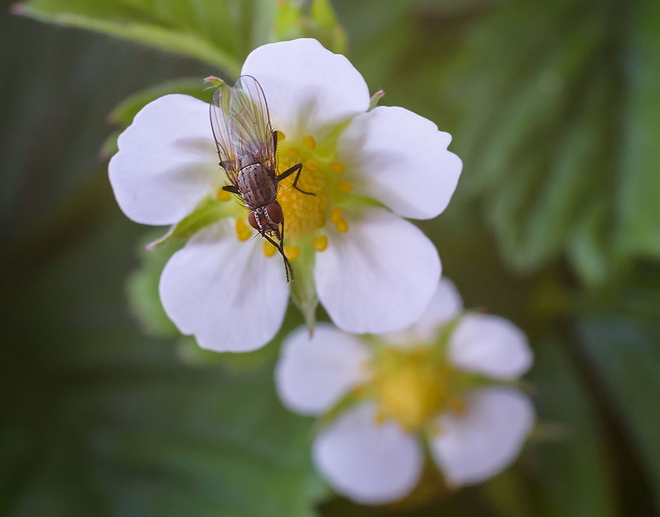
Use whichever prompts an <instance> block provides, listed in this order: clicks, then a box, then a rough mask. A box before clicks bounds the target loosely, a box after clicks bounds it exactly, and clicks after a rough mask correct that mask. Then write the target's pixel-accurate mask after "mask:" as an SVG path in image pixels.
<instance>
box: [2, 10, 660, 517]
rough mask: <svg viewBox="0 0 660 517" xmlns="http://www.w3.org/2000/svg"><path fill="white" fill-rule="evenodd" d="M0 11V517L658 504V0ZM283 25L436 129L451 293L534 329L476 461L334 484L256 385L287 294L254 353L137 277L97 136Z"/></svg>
mask: <svg viewBox="0 0 660 517" xmlns="http://www.w3.org/2000/svg"><path fill="white" fill-rule="evenodd" d="M0 7H1V8H0V242H1V243H2V244H1V245H0V266H1V269H0V271H1V274H2V282H1V283H0V288H1V291H0V304H1V306H0V318H1V321H0V338H1V342H2V349H1V352H0V353H1V355H0V386H1V391H0V416H1V423H0V515H7V516H12V517H13V516H16V517H18V516H67V517H72V516H78V515H81V516H91V515H94V516H106V515H108V516H114V515H117V516H122V517H123V516H147V515H148V516H183V515H185V516H187V517H197V516H223V517H224V516H227V517H234V516H236V517H238V516H241V517H242V516H245V517H260V516H286V517H299V516H300V517H302V516H312V515H322V516H344V515H346V516H353V515H355V516H377V515H378V516H379V515H416V516H417V515H419V516H425V515H428V516H431V515H461V516H479V517H482V516H498V517H523V516H541V517H560V516H561V517H591V516H593V517H614V516H626V517H627V516H643V517H645V516H652V515H658V510H659V508H660V267H659V259H660V152H658V149H659V147H660V146H659V144H660V3H658V2H657V0H438V1H431V0H420V1H417V0H414V1H403V0H365V1H359V0H333V2H332V7H334V10H335V12H336V16H337V19H336V20H335V19H334V15H333V13H332V7H331V6H330V5H329V4H328V3H327V2H326V1H324V0H318V1H315V2H313V3H312V7H310V6H306V7H305V8H302V9H301V8H299V6H298V5H297V4H295V3H289V2H286V1H281V2H277V1H276V0H242V1H239V0H161V1H158V2H154V1H148V0H97V1H95V2H88V1H86V0H30V1H28V2H27V4H25V5H23V6H21V7H16V6H13V7H12V6H11V4H10V3H8V2H0ZM12 11H13V12H14V13H20V14H22V15H16V14H12ZM35 18H37V19H39V20H41V21H47V22H48V21H49V22H56V23H58V24H60V25H64V26H65V27H57V26H54V25H49V24H45V23H40V22H39V21H35ZM337 23H339V24H340V25H337ZM67 25H68V26H73V27H79V28H87V29H92V31H97V32H89V31H83V30H78V29H72V28H67V27H66V26H67ZM340 26H341V27H343V31H342V29H341V28H340ZM100 33H104V34H100ZM109 35H111V36H109ZM302 35H313V36H315V37H317V38H319V39H320V40H321V41H322V42H323V43H324V44H326V46H329V47H330V48H333V49H335V50H341V51H345V52H346V53H347V55H348V56H349V58H350V59H351V60H352V61H353V63H354V64H355V65H356V67H357V68H358V69H359V70H360V71H361V72H362V73H363V75H364V76H365V78H366V80H367V82H368V83H369V85H370V88H371V90H372V92H373V91H376V90H377V89H379V88H383V89H384V90H385V92H386V96H385V97H384V98H383V101H382V104H391V105H400V106H404V107H406V108H409V109H411V110H413V111H416V112H418V113H420V114H422V115H423V116H426V117H428V118H430V119H432V120H433V121H435V122H436V123H437V124H438V125H439V126H440V128H441V129H443V130H447V131H449V132H451V133H452V135H454V143H453V144H452V146H451V149H452V150H453V151H454V152H456V153H457V154H459V156H461V158H462V159H463V161H464V171H463V175H462V178H461V181H460V183H459V188H458V191H457V193H456V195H455V197H454V200H453V201H452V203H451V205H450V208H449V209H448V210H447V212H446V213H444V214H443V215H442V216H441V217H439V218H438V219H437V220H435V221H430V222H424V223H423V224H421V225H420V226H421V227H422V228H423V230H424V231H426V232H427V233H428V235H429V236H430V237H431V238H432V239H433V241H434V242H435V243H436V245H437V247H438V249H439V251H440V256H441V257H442V260H443V265H444V272H445V273H446V274H447V276H449V277H450V278H452V279H453V280H454V281H455V283H456V284H457V286H458V288H459V290H460V291H461V292H462V294H463V296H464V299H465V302H466V305H467V306H468V307H473V308H477V307H479V308H481V307H483V308H486V309H487V310H488V311H490V312H493V313H496V314H501V315H503V316H506V317H508V318H510V319H512V320H513V321H514V322H516V323H517V324H518V325H519V326H521V327H522V328H523V329H524V330H525V331H526V332H527V334H528V335H529V336H530V340H531V341H532V345H533V347H534V350H535V353H536V364H535V367H534V370H533V371H532V373H531V375H530V376H529V381H530V383H532V385H533V394H534V398H535V402H536V404H537V408H538V411H539V415H540V419H541V424H540V426H539V428H538V430H537V432H536V433H535V434H534V435H533V436H532V437H531V439H530V442H529V445H528V447H527V448H526V450H525V452H524V454H523V455H522V457H521V458H520V459H519V461H518V462H517V463H516V464H515V465H514V466H513V467H512V468H510V469H509V470H507V471H506V472H505V473H503V474H501V475H500V476H498V477H497V478H495V479H493V480H491V481H490V482H488V483H486V484H485V485H482V486H479V487H473V488H468V489H463V490H460V491H455V492H451V493H445V494H440V495H439V496H438V497H435V498H433V497H429V498H419V499H418V500H414V501H404V502H403V503H400V504H397V505H393V506H389V507H384V508H367V507H359V506H356V505H353V504H351V503H349V502H348V501H346V500H342V499H339V498H336V497H334V496H333V495H332V494H331V492H330V491H329V489H328V488H327V487H326V486H325V485H324V484H323V483H322V482H321V481H320V480H319V479H318V478H317V476H316V475H315V474H314V471H313V467H312V465H311V462H310V459H309V451H308V449H309V445H310V441H311V437H312V423H313V422H312V421H310V420H308V419H305V418H301V417H298V416H295V415H292V414H289V413H287V412H286V411H285V410H284V409H283V408H282V407H281V405H280V403H279V401H278V400H277V397H276V395H275V391H274V386H273V380H272V366H273V362H274V360H275V359H276V357H277V347H278V346H279V342H280V340H281V338H282V337H283V336H285V335H286V334H287V332H289V331H290V330H291V329H293V328H294V327H296V326H297V325H299V324H301V322H302V320H301V318H300V316H299V314H298V313H297V311H295V310H294V309H293V308H290V310H289V314H288V317H287V320H286V322H285V325H284V327H283V329H282V331H281V332H280V334H279V335H278V338H277V339H276V340H275V342H274V343H272V344H271V345H269V346H267V347H266V348H265V349H264V350H262V351H259V352H257V353H253V354H246V355H241V356H231V355H230V354H212V353H206V352H202V351H200V350H199V349H198V348H197V347H196V345H194V343H191V342H190V340H186V339H182V338H181V337H180V336H178V334H177V333H176V331H175V329H174V328H173V327H172V325H171V324H170V323H169V322H168V321H167V319H166V317H165V316H164V313H163V312H162V308H161V307H160V306H159V304H158V302H157V298H156V297H155V293H156V285H157V280H158V275H159V272H160V269H161V268H162V267H163V264H164V263H165V261H166V260H167V257H168V256H169V255H170V254H171V253H172V252H173V249H172V248H169V249H165V250H164V251H159V252H154V253H152V254H146V253H145V252H143V251H141V250H142V249H143V244H144V243H145V242H147V241H148V240H149V239H150V238H152V237H153V235H154V234H153V229H151V230H150V229H148V228H145V227H140V226H138V225H136V224H133V223H131V222H130V221H128V220H127V219H126V218H125V217H124V216H123V214H122V213H121V212H120V211H119V209H118V207H117V205H116V203H115V201H114V199H113V196H112V192H111V189H110V186H109V183H108V180H107V170H106V166H107V157H108V155H109V154H110V153H112V149H113V145H114V144H113V142H114V140H113V138H114V136H113V135H116V132H117V131H119V130H120V129H121V128H122V127H123V126H125V125H127V124H128V123H130V120H131V118H132V116H133V114H134V113H135V112H136V110H137V109H139V108H140V107H141V106H142V105H143V104H144V103H146V102H148V100H149V99H151V98H154V97H157V96H159V95H162V94H163V93H165V92H170V91H183V92H187V93H191V94H195V95H199V96H203V95H205V94H204V92H203V91H202V84H201V78H203V77H205V76H207V75H210V74H216V75H221V76H223V77H225V78H227V79H233V78H235V76H236V73H237V71H238V70H240V65H241V63H242V61H243V59H244V58H245V56H246V55H247V54H248V53H249V51H250V50H251V49H253V48H254V47H256V46H258V45H260V44H263V43H265V42H268V41H272V40H276V39H289V38H294V37H298V36H302ZM113 36H114V37H113ZM154 47H156V48H154ZM157 48H160V50H158V49H157ZM163 84H164V85H163ZM150 88H152V89H153V88H155V90H152V91H147V93H146V94H145V93H142V94H140V93H139V92H144V91H145V90H147V89H150ZM135 94H138V95H137V96H135V97H130V96H131V95H135ZM128 97H130V99H129V101H127V102H124V103H123V104H121V105H120V103H122V102H123V101H125V99H127V98H128ZM118 105H120V107H119V108H117V106H118ZM111 113H112V115H110V114H111Z"/></svg>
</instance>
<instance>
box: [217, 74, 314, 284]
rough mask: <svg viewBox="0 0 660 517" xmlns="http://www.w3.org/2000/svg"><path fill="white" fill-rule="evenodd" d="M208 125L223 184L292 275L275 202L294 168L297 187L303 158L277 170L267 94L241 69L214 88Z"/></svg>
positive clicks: (274, 136)
mask: <svg viewBox="0 0 660 517" xmlns="http://www.w3.org/2000/svg"><path fill="white" fill-rule="evenodd" d="M210 118H211V129H212V130H213V136H214V138H215V144H216V147H217V149H218V156H219V157H220V166H221V167H222V168H223V169H224V170H225V171H226V173H227V178H228V179H229V181H230V184H229V185H225V186H223V187H222V189H223V190H225V191H227V192H230V193H232V194H236V195H238V196H239V197H240V199H241V201H242V203H243V205H244V206H245V208H247V209H248V210H249V211H250V213H249V214H248V222H249V223H250V225H251V226H252V227H253V228H254V229H255V230H257V231H258V232H259V234H260V235H261V236H262V237H263V238H264V239H266V240H267V241H268V242H270V243H271V244H272V245H273V246H275V248H276V249H277V250H278V251H279V252H280V255H282V258H283V260H284V267H285V270H286V278H287V281H289V280H292V279H293V271H292V269H291V264H290V263H289V260H288V259H287V258H286V255H285V254H284V244H283V243H284V214H283V213H282V207H281V206H280V204H279V203H278V202H277V190H278V188H279V183H280V181H282V180H283V179H285V178H288V177H289V176H291V175H292V174H295V175H296V176H295V179H294V180H293V188H295V189H296V190H299V191H300V192H302V193H304V194H308V195H312V196H313V195H314V194H313V193H312V192H305V191H304V190H302V189H300V188H299V187H298V180H299V179H300V172H301V171H302V164H301V163H298V164H296V165H294V166H293V167H291V168H289V169H287V170H286V171H284V172H282V173H281V174H277V159H276V152H277V132H276V131H274V130H273V128H272V126H271V123H270V114H269V112H268V104H267V103H266V96H265V95H264V91H263V89H262V88H261V85H260V84H259V82H258V81H257V80H256V79H255V78H254V77H252V76H250V75H242V76H241V77H239V78H238V80H237V81H236V84H235V85H234V87H233V88H228V87H227V86H225V85H224V84H223V85H220V86H219V87H218V89H216V90H215V92H213V98H212V100H211V107H210Z"/></svg>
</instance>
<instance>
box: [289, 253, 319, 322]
mask: <svg viewBox="0 0 660 517" xmlns="http://www.w3.org/2000/svg"><path fill="white" fill-rule="evenodd" d="M315 258H316V253H315V252H314V248H312V246H310V245H307V246H303V247H301V248H300V255H299V256H298V258H297V259H296V260H294V261H292V262H291V269H292V270H293V281H292V282H291V300H293V303H294V304H295V305H296V307H298V309H300V312H301V313H302V315H303V318H304V319H305V324H306V325H307V328H308V329H309V332H310V333H313V332H314V327H315V325H316V307H318V304H319V299H318V296H317V294H316V282H314V263H315Z"/></svg>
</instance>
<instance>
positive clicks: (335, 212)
mask: <svg viewBox="0 0 660 517" xmlns="http://www.w3.org/2000/svg"><path fill="white" fill-rule="evenodd" d="M330 220H331V221H332V222H333V223H334V225H335V228H337V231H339V232H341V233H346V232H347V231H348V223H347V222H346V219H344V218H343V217H342V215H341V209H340V208H338V207H335V208H333V209H332V212H330Z"/></svg>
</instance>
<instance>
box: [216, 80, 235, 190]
mask: <svg viewBox="0 0 660 517" xmlns="http://www.w3.org/2000/svg"><path fill="white" fill-rule="evenodd" d="M230 102H231V88H229V87H228V86H226V85H224V84H223V85H221V86H220V87H218V89H216V90H215V91H214V92H213V97H212V99H211V107H210V108H209V109H210V112H209V116H210V118H211V129H212V130H213V137H214V138H215V145H216V147H217V149H218V157H219V158H220V165H221V166H222V168H223V169H225V171H227V176H228V177H229V180H230V181H231V182H232V183H233V184H236V179H237V177H238V171H239V170H240V169H241V163H240V160H239V159H238V158H237V156H236V153H235V151H234V148H233V147H232V144H231V139H230V138H229V117H230V114H229V111H230V109H229V106H230Z"/></svg>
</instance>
